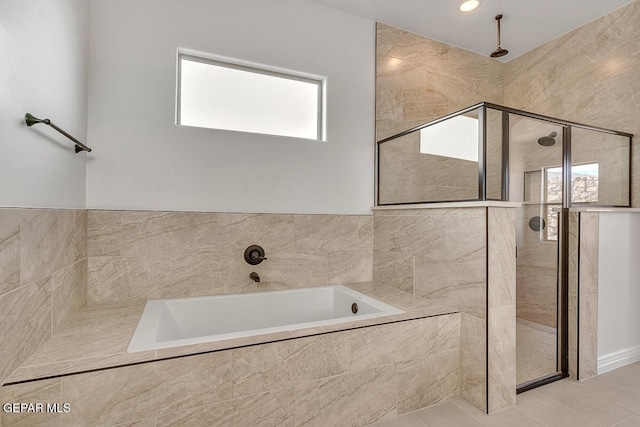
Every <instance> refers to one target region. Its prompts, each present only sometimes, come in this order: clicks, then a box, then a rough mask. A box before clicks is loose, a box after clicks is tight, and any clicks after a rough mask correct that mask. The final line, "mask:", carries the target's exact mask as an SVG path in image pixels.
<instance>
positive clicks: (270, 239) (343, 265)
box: [88, 211, 373, 303]
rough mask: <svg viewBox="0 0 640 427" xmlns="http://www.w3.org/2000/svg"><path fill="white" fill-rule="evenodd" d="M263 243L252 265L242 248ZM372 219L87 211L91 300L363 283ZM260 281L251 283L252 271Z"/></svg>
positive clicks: (369, 255) (367, 272) (367, 271)
mask: <svg viewBox="0 0 640 427" xmlns="http://www.w3.org/2000/svg"><path fill="white" fill-rule="evenodd" d="M253 244H258V245H261V246H262V247H263V248H264V249H265V251H266V256H267V258H268V259H267V260H266V261H264V262H262V263H261V264H260V265H256V266H252V265H249V264H247V263H246V262H245V260H244V256H243V254H244V250H245V249H246V248H247V247H248V246H249V245H253ZM372 251H373V217H372V216H356V215H353V216H349V215H279V214H232V213H194V212H140V211H89V213H88V255H89V268H88V298H89V302H90V303H104V302H114V301H124V300H126V301H130V300H134V299H140V300H146V299H152V298H170V297H185V296H193V295H213V294H224V293H239V292H252V291H260V290H271V289H283V288H301V287H309V286H322V285H327V284H339V283H355V282H366V281H371V279H372V257H373V256H372ZM252 271H255V272H257V273H258V274H259V275H260V277H261V282H260V283H259V284H256V283H254V282H253V281H252V280H251V279H250V278H249V274H250V273H251V272H252Z"/></svg>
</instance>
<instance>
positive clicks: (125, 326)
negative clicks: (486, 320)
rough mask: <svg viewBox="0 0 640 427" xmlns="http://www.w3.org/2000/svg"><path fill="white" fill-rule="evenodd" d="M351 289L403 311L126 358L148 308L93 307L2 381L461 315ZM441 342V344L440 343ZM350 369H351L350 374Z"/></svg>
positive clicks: (381, 292) (393, 292) (415, 300)
mask: <svg viewBox="0 0 640 427" xmlns="http://www.w3.org/2000/svg"><path fill="white" fill-rule="evenodd" d="M347 286H349V287H351V288H352V289H354V290H356V291H358V292H361V293H363V294H365V295H368V296H371V297H373V298H376V299H378V300H380V301H382V302H385V303H387V304H390V305H392V306H394V307H397V308H400V309H402V310H404V311H405V312H404V313H400V314H395V315H390V316H384V317H379V318H375V319H365V320H358V321H352V322H346V323H340V324H336V325H327V326H322V327H316V328H307V329H300V330H297V331H286V332H277V333H273V334H265V335H256V336H252V337H245V338H237V339H233V340H226V341H218V342H211V343H203V344H195V345H190V346H183V347H175V348H168V349H161V350H155V351H145V352H139V353H127V352H126V349H127V347H128V345H129V341H130V340H131V337H132V335H133V332H134V331H135V329H136V326H137V323H138V320H139V319H140V316H141V314H142V311H143V309H144V303H141V302H128V303H127V302H121V303H111V304H90V305H87V306H85V307H84V308H82V309H81V310H80V311H79V312H78V313H77V314H76V316H75V317H74V318H73V319H71V320H70V321H69V322H68V323H67V324H66V325H65V326H64V327H63V328H61V329H60V330H58V331H56V332H55V334H54V336H53V337H52V338H51V339H50V340H49V341H47V342H46V343H44V344H43V345H42V346H40V348H39V349H38V350H37V351H36V352H34V353H33V354H32V355H31V356H30V357H29V358H28V359H27V360H26V361H25V362H24V363H23V364H22V365H21V366H20V367H18V368H17V369H16V370H15V371H14V372H13V373H12V374H11V375H10V376H9V377H8V378H7V379H6V380H5V381H4V384H14V383H20V382H24V381H30V380H36V379H43V378H49V377H54V376H61V375H70V374H74V373H80V372H87V371H92V370H99V369H105V368H113V367H117V366H126V365H130V364H134V363H141V362H150V361H154V360H162V359H169V358H174V357H180V356H187V355H195V354H201V353H208V352H215V351H222V350H228V349H234V348H235V349H237V348H243V347H249V346H254V345H258V344H265V343H272V342H279V341H287V340H292V339H296V338H304V337H310V336H315V335H321V334H327V333H331V332H339V331H347V330H354V329H359V328H365V327H369V326H375V325H383V324H388V323H395V322H401V321H406V320H414V319H421V318H428V317H433V316H442V315H447V314H452V313H458V312H459V311H458V310H455V309H452V308H448V307H441V306H432V305H430V303H429V301H428V300H426V299H423V298H420V297H417V296H415V295H411V294H408V293H406V292H402V291H400V290H398V289H393V288H389V287H376V286H374V285H373V284H372V283H371V282H367V283H358V284H349V285H347ZM451 321H452V322H453V323H451V325H447V324H448V322H444V323H441V325H440V326H439V328H441V330H442V333H436V334H437V335H438V344H437V345H438V347H440V346H441V345H445V346H450V347H452V348H453V347H456V343H455V342H453V341H452V342H449V343H448V344H446V341H447V338H446V337H445V335H446V332H445V331H447V330H448V329H451V328H450V327H453V325H455V324H456V322H459V320H456V319H452V320H451ZM454 335H455V334H454ZM441 340H442V341H443V343H440V341H441ZM454 341H455V340H454ZM349 369H350V368H349V367H347V368H346V371H348V370H349ZM254 393H255V391H254Z"/></svg>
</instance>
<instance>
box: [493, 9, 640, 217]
mask: <svg viewBox="0 0 640 427" xmlns="http://www.w3.org/2000/svg"><path fill="white" fill-rule="evenodd" d="M638 52H640V1H639V0H636V1H634V2H632V3H630V4H629V5H627V6H625V7H623V8H621V9H618V10H616V11H614V12H612V13H610V14H608V15H605V16H603V17H601V18H599V19H597V20H595V21H592V22H590V23H588V24H586V25H584V26H582V27H580V28H578V29H576V30H574V31H572V32H570V33H568V34H565V35H563V36H561V37H559V38H557V39H555V40H553V41H551V42H549V43H547V44H545V45H543V46H540V47H539V48H537V49H534V50H532V51H530V52H528V53H526V54H524V55H522V56H519V57H518V58H515V59H513V60H512V61H509V62H508V63H507V64H506V65H505V83H506V86H505V92H504V102H505V104H506V105H508V106H511V107H515V108H522V109H525V110H527V111H533V112H536V113H541V114H546V115H550V116H554V117H560V118H563V119H568V120H573V121H577V122H582V123H587V124H591V125H595V126H601V127H605V128H610V129H617V130H621V131H625V132H629V133H633V134H636V135H637V134H640V122H638V120H637V117H638V115H639V114H640V95H639V94H640V74H638V73H637V69H638V67H639V66H640V54H639V53H638ZM580 143H581V141H574V145H576V146H577V144H580ZM634 148H635V149H634V153H635V156H634V175H633V177H632V179H633V183H634V184H633V193H632V194H633V206H640V142H639V140H638V138H634Z"/></svg>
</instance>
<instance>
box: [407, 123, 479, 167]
mask: <svg viewBox="0 0 640 427" xmlns="http://www.w3.org/2000/svg"><path fill="white" fill-rule="evenodd" d="M420 152H421V153H423V154H432V155H435V156H443V157H450V158H454V159H462V160H471V161H473V162H477V161H478V119H475V118H473V117H466V116H456V117H452V118H450V119H449V120H445V121H443V122H440V123H437V124H435V125H432V126H428V127H426V128H424V129H421V130H420Z"/></svg>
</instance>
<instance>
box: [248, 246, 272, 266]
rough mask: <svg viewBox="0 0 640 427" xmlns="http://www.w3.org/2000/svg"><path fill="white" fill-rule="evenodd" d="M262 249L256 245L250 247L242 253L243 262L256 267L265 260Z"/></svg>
mask: <svg viewBox="0 0 640 427" xmlns="http://www.w3.org/2000/svg"><path fill="white" fill-rule="evenodd" d="M264 255H265V254H264V249H262V247H261V246H258V245H251V246H249V247H248V248H247V249H245V251H244V260H245V261H246V262H247V263H249V264H251V265H258V264H260V263H261V262H262V261H264V260H265V259H267V257H266V256H264Z"/></svg>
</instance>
